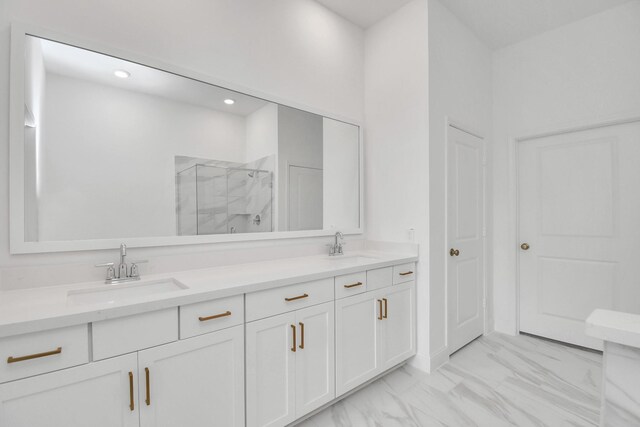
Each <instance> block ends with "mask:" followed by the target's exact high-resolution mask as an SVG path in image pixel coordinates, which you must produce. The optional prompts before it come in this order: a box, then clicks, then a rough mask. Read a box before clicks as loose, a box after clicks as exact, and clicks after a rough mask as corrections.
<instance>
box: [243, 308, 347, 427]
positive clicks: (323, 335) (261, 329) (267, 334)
mask: <svg viewBox="0 0 640 427" xmlns="http://www.w3.org/2000/svg"><path fill="white" fill-rule="evenodd" d="M246 337H247V338H246V340H247V344H246V351H247V357H246V363H247V365H246V369H247V390H246V399H247V426H248V427H257V426H260V427H267V426H268V427H275V426H284V425H287V424H289V423H291V422H293V421H294V420H296V419H297V418H300V417H302V416H304V415H305V414H307V413H309V412H311V411H313V410H314V409H317V408H319V407H320V406H322V405H324V404H325V403H328V402H330V401H331V400H333V399H334V398H335V368H334V363H335V359H334V307H333V301H331V302H327V303H323V304H319V305H314V306H311V307H307V308H302V309H299V310H296V311H293V312H289V313H285V314H280V315H277V316H273V317H268V318H266V319H261V320H256V321H254V322H250V323H247V326H246Z"/></svg>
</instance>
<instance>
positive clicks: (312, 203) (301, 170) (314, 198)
mask: <svg viewBox="0 0 640 427" xmlns="http://www.w3.org/2000/svg"><path fill="white" fill-rule="evenodd" d="M322 214H323V203H322V169H315V168H308V167H303V166H294V165H289V231H297V230H322V227H323V219H322Z"/></svg>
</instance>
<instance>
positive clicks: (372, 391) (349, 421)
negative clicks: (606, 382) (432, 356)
mask: <svg viewBox="0 0 640 427" xmlns="http://www.w3.org/2000/svg"><path fill="white" fill-rule="evenodd" d="M601 376H602V355H601V354H599V353H596V352H590V351H586V350H581V349H577V348H573V347H569V346H565V345H562V344H558V343H555V342H550V341H547V340H542V339H539V338H535V337H530V336H526V335H519V336H515V337H514V336H507V335H502V334H498V333H493V334H491V335H488V336H483V337H480V338H478V339H477V340H475V341H474V342H472V343H471V344H469V345H468V346H466V347H464V348H463V349H461V350H460V351H458V352H457V353H455V354H454V355H453V356H452V357H451V360H450V363H449V364H447V365H445V366H443V367H442V368H440V369H439V370H438V371H437V372H435V373H433V374H431V375H428V374H425V373H422V372H420V371H418V370H416V369H414V368H411V367H408V366H404V367H401V368H399V369H397V370H395V371H393V372H391V373H390V374H388V375H386V376H385V377H383V378H381V379H379V380H377V381H376V382H374V383H372V384H370V385H369V386H367V387H366V388H363V389H362V390H360V391H358V392H356V393H354V394H353V395H351V396H349V397H347V398H345V399H344V400H342V401H340V402H338V403H337V404H335V405H333V406H332V407H329V408H327V409H325V410H324V411H322V412H320V413H318V414H316V415H314V416H313V417H311V418H309V419H307V420H305V421H303V422H301V423H300V424H298V426H301V427H396V426H419V427H427V426H429V427H430V426H451V427H466V426H478V427H502V426H522V427H525V426H550V427H561V426H572V427H577V426H597V425H598V422H599V416H600V415H599V412H600V386H601V380H602V378H601Z"/></svg>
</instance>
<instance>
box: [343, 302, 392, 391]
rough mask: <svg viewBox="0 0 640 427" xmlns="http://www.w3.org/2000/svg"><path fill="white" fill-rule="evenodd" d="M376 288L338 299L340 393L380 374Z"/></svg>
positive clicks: (379, 321)
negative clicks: (377, 354) (377, 353)
mask: <svg viewBox="0 0 640 427" xmlns="http://www.w3.org/2000/svg"><path fill="white" fill-rule="evenodd" d="M376 294H377V293H376V292H367V293H365V294H360V295H355V296H352V297H348V298H343V299H341V300H338V301H336V302H335V307H336V394H337V395H338V396H340V395H342V394H343V393H345V392H347V391H349V390H351V389H353V388H354V387H357V386H359V385H360V384H362V383H364V382H366V381H368V380H369V379H371V378H373V377H374V376H376V375H377V374H378V365H377V359H378V357H377V356H376V352H377V349H378V347H377V335H378V327H379V325H380V323H381V322H382V320H378V309H379V307H378V304H377V301H376V298H375V295H376Z"/></svg>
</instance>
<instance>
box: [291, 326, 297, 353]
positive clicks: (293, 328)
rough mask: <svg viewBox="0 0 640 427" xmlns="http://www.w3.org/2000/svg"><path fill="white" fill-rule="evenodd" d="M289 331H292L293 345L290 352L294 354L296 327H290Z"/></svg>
mask: <svg viewBox="0 0 640 427" xmlns="http://www.w3.org/2000/svg"><path fill="white" fill-rule="evenodd" d="M291 330H292V331H293V345H292V346H291V351H293V352H294V353H295V352H296V325H291Z"/></svg>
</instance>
